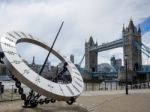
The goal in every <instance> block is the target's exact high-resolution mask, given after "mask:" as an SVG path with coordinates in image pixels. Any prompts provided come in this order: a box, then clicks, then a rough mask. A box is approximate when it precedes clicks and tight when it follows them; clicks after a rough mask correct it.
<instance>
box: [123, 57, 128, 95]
mask: <svg viewBox="0 0 150 112" xmlns="http://www.w3.org/2000/svg"><path fill="white" fill-rule="evenodd" d="M127 58H128V56H127V55H125V56H124V59H125V70H126V95H128V72H127Z"/></svg>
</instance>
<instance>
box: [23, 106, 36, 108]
mask: <svg viewBox="0 0 150 112" xmlns="http://www.w3.org/2000/svg"><path fill="white" fill-rule="evenodd" d="M22 107H23V108H35V107H36V106H32V105H23V106H22Z"/></svg>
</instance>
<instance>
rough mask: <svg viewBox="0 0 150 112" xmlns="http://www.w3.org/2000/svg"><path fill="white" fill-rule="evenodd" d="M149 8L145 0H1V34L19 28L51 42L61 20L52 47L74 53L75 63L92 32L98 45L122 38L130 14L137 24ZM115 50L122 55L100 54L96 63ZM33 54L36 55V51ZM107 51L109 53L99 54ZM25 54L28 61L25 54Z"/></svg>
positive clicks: (147, 13)
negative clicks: (62, 23)
mask: <svg viewBox="0 0 150 112" xmlns="http://www.w3.org/2000/svg"><path fill="white" fill-rule="evenodd" d="M149 10H150V3H149V1H148V0H132V1H131V0H124V1H120V0H111V1H110V0H80V1H79V0H69V1H66V0H44V1H43V0H42V1H41V0H22V1H21V0H13V2H12V1H11V0H6V1H4V0H3V1H1V2H0V18H1V20H0V24H1V26H0V33H4V32H7V31H10V30H21V31H25V32H28V33H31V34H33V35H36V36H37V37H39V38H41V39H42V40H45V41H47V42H48V41H49V43H50V45H51V43H52V41H53V39H54V37H55V35H56V33H57V30H58V28H59V26H60V24H61V22H62V20H64V21H65V24H64V26H63V28H62V31H61V33H60V35H59V37H58V40H57V42H56V45H55V47H56V48H57V49H59V50H60V51H61V52H63V53H64V54H65V55H67V56H68V57H69V55H70V54H74V55H75V61H76V63H78V62H79V61H80V60H81V58H82V56H83V54H84V42H85V40H87V39H88V38H89V37H90V36H91V35H92V36H93V38H94V40H95V41H96V40H97V41H98V43H99V44H101V43H104V42H108V41H112V40H116V39H118V38H120V37H121V31H122V24H123V23H124V24H125V25H128V22H129V19H130V18H131V17H132V18H133V20H134V22H135V24H138V23H139V22H141V21H142V20H143V18H146V17H148V16H149ZM144 39H145V38H143V40H144ZM26 49H27V48H26ZM28 51H29V50H28V49H27V50H26V51H25V50H24V51H23V52H24V54H26V53H27V52H28ZM103 53H104V54H103ZM118 53H119V54H120V55H119V56H120V57H121V52H120V50H110V51H106V52H102V53H100V55H99V63H101V62H104V61H107V62H108V60H110V59H109V58H110V57H111V55H116V54H117V55H118ZM33 54H35V55H37V56H38V55H39V53H38V52H37V51H36V50H34V52H33ZM33 54H32V55H33ZM106 54H108V55H110V56H108V57H103V56H102V55H106ZM44 55H45V54H44ZM25 57H26V59H28V60H31V59H29V58H31V57H29V56H28V55H26V56H25ZM37 61H38V63H43V62H42V60H37Z"/></svg>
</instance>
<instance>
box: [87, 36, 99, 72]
mask: <svg viewBox="0 0 150 112" xmlns="http://www.w3.org/2000/svg"><path fill="white" fill-rule="evenodd" d="M97 46H98V45H97V42H96V43H94V41H93V38H92V36H91V37H90V39H89V41H88V42H85V69H86V70H88V71H92V72H94V71H97V55H98V54H97V52H96V51H89V50H90V48H93V47H97Z"/></svg>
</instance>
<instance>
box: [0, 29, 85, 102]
mask: <svg viewBox="0 0 150 112" xmlns="http://www.w3.org/2000/svg"><path fill="white" fill-rule="evenodd" d="M21 42H27V43H32V44H35V45H38V46H40V47H42V48H44V49H46V50H48V51H49V49H50V47H49V46H48V44H47V43H46V42H42V41H40V40H39V39H38V38H36V37H35V36H32V35H30V34H27V33H23V32H15V31H13V32H8V33H6V34H4V35H2V36H1V38H0V48H1V50H2V52H4V54H5V57H4V59H3V60H4V63H5V64H6V66H7V68H8V69H9V71H11V73H12V74H13V75H14V76H15V77H16V78H17V79H18V80H19V81H20V82H22V83H24V84H25V85H27V86H28V87H29V88H31V89H33V90H34V91H36V92H37V93H39V94H40V95H43V96H46V97H48V98H53V99H56V100H61V101H67V100H69V99H70V98H71V97H74V98H77V97H78V96H79V95H80V94H81V93H82V91H83V87H84V84H83V79H82V76H81V74H80V72H79V71H78V70H77V68H76V67H75V65H74V64H73V63H72V62H71V61H69V59H67V58H66V57H65V56H64V55H62V54H61V53H60V51H58V50H55V49H52V54H54V55H55V56H56V57H57V58H58V59H59V60H61V61H62V62H67V63H68V65H67V69H68V71H69V73H70V75H71V78H72V81H71V82H70V83H68V84H65V83H62V84H61V83H55V82H53V81H50V80H47V79H45V78H44V77H42V76H40V75H39V74H38V73H35V72H34V71H33V70H32V69H31V68H30V67H29V66H28V65H27V64H26V63H25V62H24V61H23V59H22V58H21V57H20V56H19V55H18V53H17V50H16V44H18V43H21ZM29 55H30V54H29Z"/></svg>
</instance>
